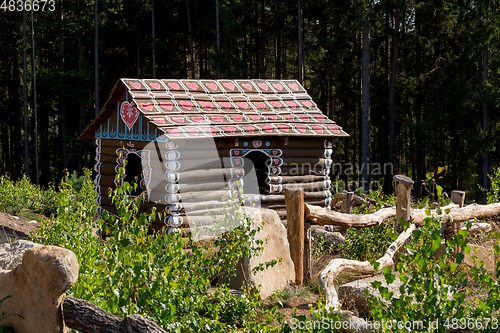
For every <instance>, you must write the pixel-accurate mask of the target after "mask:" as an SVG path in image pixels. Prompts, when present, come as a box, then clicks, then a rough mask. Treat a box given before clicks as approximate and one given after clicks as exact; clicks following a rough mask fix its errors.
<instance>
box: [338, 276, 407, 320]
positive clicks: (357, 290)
mask: <svg viewBox="0 0 500 333" xmlns="http://www.w3.org/2000/svg"><path fill="white" fill-rule="evenodd" d="M393 274H394V275H395V276H396V279H395V280H394V282H393V283H391V284H390V285H387V282H386V281H385V277H384V275H382V274H379V275H375V276H372V277H369V278H365V279H359V280H356V281H352V282H349V283H346V284H344V285H342V286H340V287H339V292H338V293H339V299H340V301H341V302H342V307H343V308H345V309H347V310H351V311H354V312H355V313H356V312H357V314H359V316H360V317H363V318H369V317H370V303H369V302H368V299H367V298H366V297H365V296H364V295H363V293H364V291H365V290H366V289H368V294H369V295H374V296H377V297H378V298H380V299H382V300H383V301H384V303H386V304H387V305H389V304H390V303H389V302H388V301H385V299H384V298H382V297H381V295H380V292H379V291H378V290H377V289H375V290H374V288H373V287H372V282H375V281H380V282H381V283H382V285H383V286H384V287H387V288H388V289H389V291H390V292H392V293H394V296H393V297H397V298H399V297H400V296H401V293H400V292H399V287H400V286H401V285H402V282H401V280H400V279H399V274H398V273H397V272H393Z"/></svg>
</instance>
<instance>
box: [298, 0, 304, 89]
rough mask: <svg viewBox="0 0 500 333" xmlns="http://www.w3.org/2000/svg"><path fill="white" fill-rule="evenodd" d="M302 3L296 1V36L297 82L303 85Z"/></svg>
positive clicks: (299, 0) (300, 0)
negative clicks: (297, 37) (297, 56)
mask: <svg viewBox="0 0 500 333" xmlns="http://www.w3.org/2000/svg"><path fill="white" fill-rule="evenodd" d="M302 1H303V0H298V1H297V7H298V26H299V31H298V35H299V43H298V44H299V45H298V47H299V50H298V55H299V59H298V60H299V64H298V67H299V69H298V71H299V73H298V80H299V82H300V84H304V50H303V46H304V29H303V27H302V25H303V21H304V17H303V13H304V12H303V6H302Z"/></svg>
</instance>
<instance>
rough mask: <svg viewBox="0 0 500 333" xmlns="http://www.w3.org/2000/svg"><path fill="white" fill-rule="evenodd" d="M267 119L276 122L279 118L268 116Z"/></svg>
mask: <svg viewBox="0 0 500 333" xmlns="http://www.w3.org/2000/svg"><path fill="white" fill-rule="evenodd" d="M267 118H269V119H271V120H276V119H278V117H277V116H267Z"/></svg>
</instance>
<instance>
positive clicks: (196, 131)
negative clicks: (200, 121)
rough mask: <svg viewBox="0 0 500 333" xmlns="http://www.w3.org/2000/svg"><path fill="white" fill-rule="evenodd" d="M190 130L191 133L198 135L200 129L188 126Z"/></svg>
mask: <svg viewBox="0 0 500 333" xmlns="http://www.w3.org/2000/svg"><path fill="white" fill-rule="evenodd" d="M187 130H188V131H189V133H191V134H193V135H198V134H199V132H200V131H199V130H198V129H197V128H195V127H188V129H187Z"/></svg>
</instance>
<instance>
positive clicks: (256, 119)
mask: <svg viewBox="0 0 500 333" xmlns="http://www.w3.org/2000/svg"><path fill="white" fill-rule="evenodd" d="M250 119H252V120H255V121H259V120H260V116H250Z"/></svg>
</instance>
